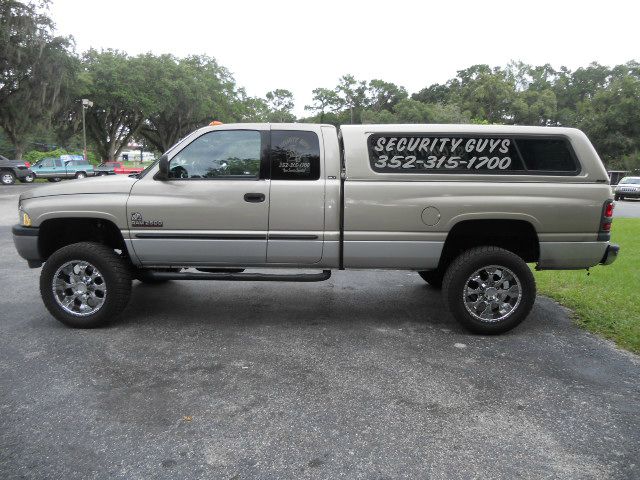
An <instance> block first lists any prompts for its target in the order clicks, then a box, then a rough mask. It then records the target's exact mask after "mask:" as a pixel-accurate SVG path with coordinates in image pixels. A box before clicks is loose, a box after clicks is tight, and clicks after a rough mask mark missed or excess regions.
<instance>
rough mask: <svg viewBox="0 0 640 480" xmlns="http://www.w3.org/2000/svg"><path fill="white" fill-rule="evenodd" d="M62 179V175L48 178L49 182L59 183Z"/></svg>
mask: <svg viewBox="0 0 640 480" xmlns="http://www.w3.org/2000/svg"><path fill="white" fill-rule="evenodd" d="M60 180H62V179H61V178H60V177H53V178H47V182H51V183H57V182H59V181H60Z"/></svg>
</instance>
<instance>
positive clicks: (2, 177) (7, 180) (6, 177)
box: [0, 170, 16, 185]
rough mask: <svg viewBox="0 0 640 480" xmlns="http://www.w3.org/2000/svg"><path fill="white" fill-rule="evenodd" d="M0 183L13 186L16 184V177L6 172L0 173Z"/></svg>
mask: <svg viewBox="0 0 640 480" xmlns="http://www.w3.org/2000/svg"><path fill="white" fill-rule="evenodd" d="M0 182H2V184H3V185H13V184H14V183H16V176H15V175H14V173H13V172H10V171H8V170H7V171H4V172H0Z"/></svg>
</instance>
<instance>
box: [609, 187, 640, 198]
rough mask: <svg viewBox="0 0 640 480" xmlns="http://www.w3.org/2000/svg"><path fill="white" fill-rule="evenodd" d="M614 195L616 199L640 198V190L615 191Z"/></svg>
mask: <svg viewBox="0 0 640 480" xmlns="http://www.w3.org/2000/svg"><path fill="white" fill-rule="evenodd" d="M614 195H615V196H616V197H624V198H640V190H627V191H624V190H618V189H616V190H615V191H614Z"/></svg>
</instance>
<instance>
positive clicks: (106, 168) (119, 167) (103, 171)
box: [95, 162, 144, 176]
mask: <svg viewBox="0 0 640 480" xmlns="http://www.w3.org/2000/svg"><path fill="white" fill-rule="evenodd" d="M142 170H144V168H142V167H125V166H124V163H122V162H102V163H101V164H100V165H98V166H97V167H96V168H95V174H96V175H97V176H103V175H118V174H121V175H131V174H133V173H136V174H137V173H140V172H142Z"/></svg>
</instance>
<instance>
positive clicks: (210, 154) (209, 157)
mask: <svg viewBox="0 0 640 480" xmlns="http://www.w3.org/2000/svg"><path fill="white" fill-rule="evenodd" d="M259 172H260V132H257V131H255V130H221V131H216V132H209V133H205V134H204V135H202V136H200V137H198V138H196V139H195V140H194V141H193V142H191V143H190V144H189V145H187V146H186V147H185V148H183V149H182V150H181V151H180V153H178V154H177V155H176V156H175V157H173V158H172V159H171V163H170V164H169V178H181V179H189V178H195V179H208V178H209V179H211V178H257V177H258V174H259Z"/></svg>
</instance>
